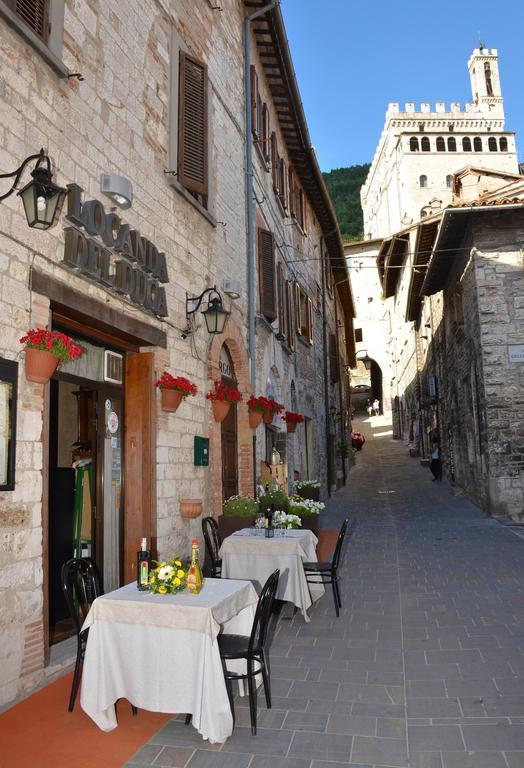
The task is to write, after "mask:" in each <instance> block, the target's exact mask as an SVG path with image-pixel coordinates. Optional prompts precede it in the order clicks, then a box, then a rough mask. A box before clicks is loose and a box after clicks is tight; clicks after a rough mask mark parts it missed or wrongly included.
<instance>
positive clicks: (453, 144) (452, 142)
mask: <svg viewBox="0 0 524 768" xmlns="http://www.w3.org/2000/svg"><path fill="white" fill-rule="evenodd" d="M456 151H457V140H456V138H455V137H454V136H450V137H449V139H448V152H456Z"/></svg>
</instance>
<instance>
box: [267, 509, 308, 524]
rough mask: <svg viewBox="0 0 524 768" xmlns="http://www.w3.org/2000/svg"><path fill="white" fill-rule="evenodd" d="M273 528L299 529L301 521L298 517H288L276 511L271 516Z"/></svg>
mask: <svg viewBox="0 0 524 768" xmlns="http://www.w3.org/2000/svg"><path fill="white" fill-rule="evenodd" d="M273 526H274V527H275V528H300V527H301V526H302V520H301V519H300V517H299V516H298V515H289V514H287V513H286V512H281V511H280V510H277V511H276V512H275V513H274V515H273Z"/></svg>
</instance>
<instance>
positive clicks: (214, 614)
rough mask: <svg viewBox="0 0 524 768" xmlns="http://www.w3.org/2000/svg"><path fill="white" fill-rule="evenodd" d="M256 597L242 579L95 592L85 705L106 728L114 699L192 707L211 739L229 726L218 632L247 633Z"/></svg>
mask: <svg viewBox="0 0 524 768" xmlns="http://www.w3.org/2000/svg"><path fill="white" fill-rule="evenodd" d="M257 599H258V598H257V595H256V592H255V590H254V588H253V586H252V585H251V584H250V583H249V582H246V581H236V580H235V581H233V580H232V581H221V580H220V579H206V581H205V584H204V587H203V589H202V591H201V592H200V594H199V595H190V594H187V593H180V594H178V595H152V594H150V593H149V592H139V591H138V590H137V588H136V584H128V585H127V586H125V587H122V588H121V589H117V590H115V591H114V592H111V593H109V594H107V595H103V596H102V597H99V598H97V600H95V602H94V603H93V605H92V607H91V610H90V611H89V613H88V615H87V617H86V620H85V622H84V625H83V629H87V628H88V627H89V636H88V640H87V648H86V654H85V660H84V668H83V672H82V691H81V694H80V704H81V706H82V709H83V710H84V711H85V712H86V713H87V714H88V715H89V716H90V717H91V718H92V719H93V720H94V721H95V723H96V724H97V725H98V726H99V727H100V728H101V729H102V730H103V731H111V730H113V728H116V726H117V720H116V714H115V706H114V705H115V702H116V701H117V700H118V699H120V698H126V699H128V701H130V702H131V703H132V704H134V705H135V706H136V707H139V708H141V709H147V710H150V711H153V712H172V713H191V714H192V716H193V725H194V727H195V728H196V729H197V730H198V731H199V733H201V734H202V736H203V737H204V739H209V741H210V742H222V741H225V740H226V739H227V737H228V736H230V735H231V733H232V731H233V718H232V715H231V708H230V705H229V700H228V696H227V690H226V685H225V681H224V674H223V670H222V663H221V660H220V652H219V649H218V641H217V635H218V634H219V632H220V629H221V628H224V629H225V631H227V632H231V633H235V634H242V635H249V634H250V632H251V627H252V624H253V617H254V615H255V608H256V603H257Z"/></svg>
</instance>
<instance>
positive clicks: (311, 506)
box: [289, 499, 326, 515]
mask: <svg viewBox="0 0 524 768" xmlns="http://www.w3.org/2000/svg"><path fill="white" fill-rule="evenodd" d="M289 506H290V507H291V509H293V507H299V508H300V509H304V508H306V509H307V513H306V514H308V515H319V514H320V512H321V511H322V510H323V509H325V508H326V505H325V504H324V502H323V501H312V500H311V499H300V501H294V500H293V499H291V501H290V502H289Z"/></svg>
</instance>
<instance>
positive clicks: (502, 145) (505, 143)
mask: <svg viewBox="0 0 524 768" xmlns="http://www.w3.org/2000/svg"><path fill="white" fill-rule="evenodd" d="M499 147H500V151H501V152H507V151H508V140H507V138H506V137H505V136H502V138H501V139H499Z"/></svg>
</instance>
